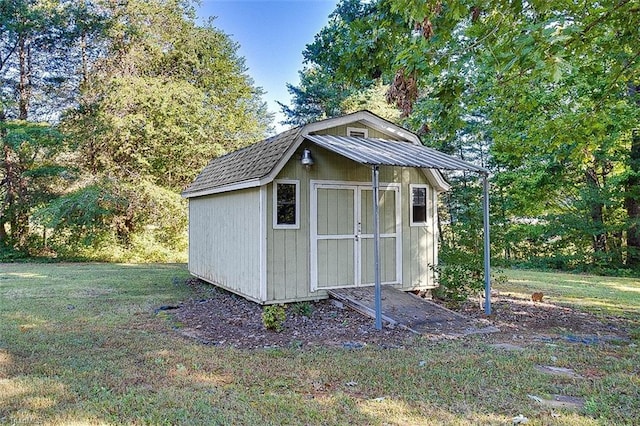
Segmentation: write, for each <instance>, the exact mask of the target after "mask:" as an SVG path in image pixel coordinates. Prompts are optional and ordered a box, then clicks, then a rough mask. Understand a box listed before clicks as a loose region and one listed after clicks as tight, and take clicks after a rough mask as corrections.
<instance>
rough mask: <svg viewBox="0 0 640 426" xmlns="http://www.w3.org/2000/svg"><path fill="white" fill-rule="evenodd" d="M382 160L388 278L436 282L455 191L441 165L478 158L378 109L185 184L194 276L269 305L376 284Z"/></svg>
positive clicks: (216, 165) (217, 165)
mask: <svg viewBox="0 0 640 426" xmlns="http://www.w3.org/2000/svg"><path fill="white" fill-rule="evenodd" d="M372 165H375V167H376V170H379V171H377V172H376V173H379V204H378V205H379V224H380V225H379V229H380V234H379V253H380V254H379V260H380V262H379V263H380V281H381V282H382V284H391V285H393V286H395V287H397V288H399V289H402V290H407V291H408V290H426V289H430V288H433V287H435V286H436V283H435V282H434V279H433V272H432V270H431V268H430V265H435V264H437V262H438V250H437V247H438V245H437V244H438V235H437V230H438V226H437V197H438V193H440V192H442V191H446V190H447V189H448V185H447V183H446V181H445V180H444V179H443V177H442V175H441V174H440V172H439V170H438V169H443V168H449V169H458V168H460V166H461V165H462V166H464V168H465V170H466V169H471V170H474V167H475V166H473V165H469V164H467V163H464V162H461V161H460V160H457V159H455V158H453V157H450V156H447V155H445V154H442V153H440V152H438V151H435V150H432V149H429V148H426V147H424V146H422V144H421V142H420V140H419V138H418V137H417V136H416V135H415V134H413V133H411V132H409V131H407V130H406V129H403V128H401V127H398V126H396V125H394V124H393V123H391V122H388V121H386V120H384V119H382V118H380V117H378V116H376V115H375V114H372V113H370V112H368V111H360V112H357V113H354V114H350V115H346V116H342V117H338V118H332V119H328V120H323V121H320V122H316V123H311V124H308V125H306V126H302V127H298V128H295V129H292V130H288V131H285V132H283V133H281V134H279V135H276V136H273V137H271V138H268V139H266V140H263V141H261V142H258V143H256V144H254V145H251V146H248V147H246V148H243V149H240V150H238V151H235V152H233V153H230V154H228V155H225V156H222V157H219V158H216V159H214V160H213V161H211V162H210V163H209V164H208V165H207V166H206V167H205V169H204V170H203V171H202V172H201V173H200V175H199V176H198V177H197V178H196V179H195V180H194V182H193V183H192V184H191V185H190V186H189V187H188V188H187V189H186V190H185V191H184V192H183V196H184V197H185V198H188V199H189V271H190V273H191V274H192V275H194V276H196V277H198V278H201V279H203V280H205V281H208V282H210V283H213V284H215V285H218V286H220V287H223V288H225V289H228V290H230V291H232V292H234V293H237V294H240V295H242V296H244V297H246V298H248V299H250V300H253V301H256V302H258V303H262V304H271V303H287V302H294V301H304V300H314V299H321V298H325V297H327V296H328V294H327V291H326V290H328V289H331V288H342V287H357V286H368V285H373V283H374V256H373V241H374V238H373V233H374V231H373V220H372V210H373V195H372V194H373V189H372ZM477 169H478V170H480V168H477Z"/></svg>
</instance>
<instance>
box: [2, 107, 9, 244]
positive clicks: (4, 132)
mask: <svg viewBox="0 0 640 426" xmlns="http://www.w3.org/2000/svg"><path fill="white" fill-rule="evenodd" d="M6 121H7V116H6V115H5V113H4V109H0V142H1V145H2V162H1V163H0V164H2V171H3V172H4V173H3V175H4V176H3V178H2V180H1V181H0V187H3V186H5V185H8V181H9V174H8V172H7V161H6V160H7V158H6V157H7V152H6V148H7V145H6V143H5V141H4V138H5V137H6V136H7V130H6V129H5V127H4V125H5V122H6ZM4 193H5V197H4V199H3V200H1V202H2V203H1V204H0V244H2V245H4V244H6V243H7V240H8V238H9V236H8V235H7V228H6V227H5V224H6V222H7V221H6V219H5V212H6V208H7V205H6V204H7V199H6V198H7V195H6V194H7V191H6V190H5V191H4Z"/></svg>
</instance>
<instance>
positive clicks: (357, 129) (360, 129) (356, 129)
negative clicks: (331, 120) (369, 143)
mask: <svg viewBox="0 0 640 426" xmlns="http://www.w3.org/2000/svg"><path fill="white" fill-rule="evenodd" d="M351 133H364V137H365V138H368V137H369V129H366V128H364V127H347V136H353V135H352V134H351Z"/></svg>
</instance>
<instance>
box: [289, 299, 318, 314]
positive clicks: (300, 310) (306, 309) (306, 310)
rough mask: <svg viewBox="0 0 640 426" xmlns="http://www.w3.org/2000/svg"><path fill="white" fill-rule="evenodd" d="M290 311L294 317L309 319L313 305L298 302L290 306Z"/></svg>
mask: <svg viewBox="0 0 640 426" xmlns="http://www.w3.org/2000/svg"><path fill="white" fill-rule="evenodd" d="M291 311H292V312H293V313H294V314H296V315H302V316H303V317H307V318H310V317H311V314H312V313H313V305H312V304H311V303H309V302H299V303H294V304H293V305H291Z"/></svg>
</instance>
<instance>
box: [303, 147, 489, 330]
mask: <svg viewBox="0 0 640 426" xmlns="http://www.w3.org/2000/svg"><path fill="white" fill-rule="evenodd" d="M305 138H306V139H307V140H309V141H311V142H312V143H314V144H316V145H318V146H320V147H322V148H325V149H327V150H329V151H332V152H334V153H336V154H338V155H341V156H343V157H346V158H348V159H350V160H352V161H355V162H357V163H360V164H365V165H369V166H371V171H372V176H371V185H372V188H373V223H374V245H373V252H374V254H373V256H374V264H375V307H376V309H375V310H376V329H378V330H381V329H382V300H381V288H380V251H379V245H380V229H379V226H380V224H379V195H378V187H379V182H378V179H379V167H380V166H397V167H417V168H423V169H438V170H461V171H469V172H476V173H478V174H480V175H481V176H482V187H483V202H482V210H483V224H484V281H485V313H486V314H487V315H489V314H491V273H490V269H491V267H490V255H489V250H490V238H489V182H488V176H489V170H487V169H486V168H484V167H480V166H476V165H475V164H471V163H468V162H466V161H463V160H460V159H457V158H455V157H452V156H450V155H447V154H444V153H442V152H439V151H436V150H435V149H432V148H428V147H426V146H423V145H418V144H414V143H411V142H401V141H390V140H385V139H376V138H360V137H354V136H331V135H306V136H305Z"/></svg>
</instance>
